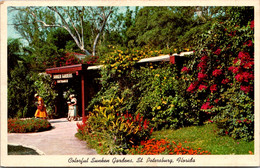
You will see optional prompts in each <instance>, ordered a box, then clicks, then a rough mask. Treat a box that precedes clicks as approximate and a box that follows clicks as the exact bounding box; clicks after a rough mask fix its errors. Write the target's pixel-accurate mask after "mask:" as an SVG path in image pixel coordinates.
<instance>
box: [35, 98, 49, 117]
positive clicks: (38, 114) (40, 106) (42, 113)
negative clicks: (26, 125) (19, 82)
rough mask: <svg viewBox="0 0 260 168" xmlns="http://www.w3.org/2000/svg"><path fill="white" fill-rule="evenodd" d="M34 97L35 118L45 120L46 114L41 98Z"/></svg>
mask: <svg viewBox="0 0 260 168" xmlns="http://www.w3.org/2000/svg"><path fill="white" fill-rule="evenodd" d="M34 97H35V98H36V99H37V110H36V112H35V114H34V116H35V118H41V119H47V117H48V114H47V112H46V107H45V105H44V101H43V99H42V97H40V96H39V95H38V94H35V95H34Z"/></svg>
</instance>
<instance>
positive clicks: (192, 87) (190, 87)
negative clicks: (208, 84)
mask: <svg viewBox="0 0 260 168" xmlns="http://www.w3.org/2000/svg"><path fill="white" fill-rule="evenodd" d="M196 86H197V83H196V82H195V83H191V84H190V86H189V88H188V89H187V91H188V92H191V93H193V92H194V89H195V88H196Z"/></svg>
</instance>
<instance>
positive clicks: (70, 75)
mask: <svg viewBox="0 0 260 168" xmlns="http://www.w3.org/2000/svg"><path fill="white" fill-rule="evenodd" d="M72 77H73V75H72V73H69V74H56V75H53V79H66V78H72Z"/></svg>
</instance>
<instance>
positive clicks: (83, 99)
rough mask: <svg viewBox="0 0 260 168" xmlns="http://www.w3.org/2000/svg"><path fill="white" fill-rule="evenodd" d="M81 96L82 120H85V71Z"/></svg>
mask: <svg viewBox="0 0 260 168" xmlns="http://www.w3.org/2000/svg"><path fill="white" fill-rule="evenodd" d="M81 98H82V121H85V79H84V73H82V74H81Z"/></svg>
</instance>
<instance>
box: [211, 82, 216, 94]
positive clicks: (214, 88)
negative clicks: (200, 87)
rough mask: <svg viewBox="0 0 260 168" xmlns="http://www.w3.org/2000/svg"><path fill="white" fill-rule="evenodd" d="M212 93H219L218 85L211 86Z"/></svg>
mask: <svg viewBox="0 0 260 168" xmlns="http://www.w3.org/2000/svg"><path fill="white" fill-rule="evenodd" d="M210 91H211V93H213V92H214V91H217V84H214V85H212V86H210Z"/></svg>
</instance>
